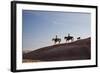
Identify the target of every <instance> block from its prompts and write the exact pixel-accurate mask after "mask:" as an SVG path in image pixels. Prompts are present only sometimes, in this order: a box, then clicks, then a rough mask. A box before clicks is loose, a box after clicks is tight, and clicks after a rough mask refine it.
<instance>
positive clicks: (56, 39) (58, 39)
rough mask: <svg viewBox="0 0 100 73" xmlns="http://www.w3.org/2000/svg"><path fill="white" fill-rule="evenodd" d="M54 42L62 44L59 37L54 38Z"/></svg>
mask: <svg viewBox="0 0 100 73" xmlns="http://www.w3.org/2000/svg"><path fill="white" fill-rule="evenodd" d="M52 41H54V43H55V44H56V43H57V42H59V43H60V42H61V39H60V38H58V37H57V35H56V38H53V39H52Z"/></svg>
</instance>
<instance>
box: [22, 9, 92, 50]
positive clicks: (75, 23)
mask: <svg viewBox="0 0 100 73" xmlns="http://www.w3.org/2000/svg"><path fill="white" fill-rule="evenodd" d="M68 33H70V35H72V36H74V37H75V38H77V37H79V36H80V37H81V38H87V37H90V36H91V14H89V13H76V12H56V11H35V10H23V12H22V47H23V50H26V49H29V50H31V49H33V50H34V49H38V48H40V47H45V46H50V45H53V44H54V42H53V41H52V38H55V35H58V37H59V38H61V39H62V42H61V43H64V42H65V40H64V37H65V36H67V35H68Z"/></svg>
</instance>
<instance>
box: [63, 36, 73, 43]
mask: <svg viewBox="0 0 100 73" xmlns="http://www.w3.org/2000/svg"><path fill="white" fill-rule="evenodd" d="M64 39H66V42H67V41H70V40H71V42H72V41H74V37H73V36H70V34H68V36H67V37H66V36H65V37H64Z"/></svg>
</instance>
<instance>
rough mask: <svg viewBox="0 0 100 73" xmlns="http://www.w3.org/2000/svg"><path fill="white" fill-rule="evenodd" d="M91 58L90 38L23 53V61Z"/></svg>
mask: <svg viewBox="0 0 100 73" xmlns="http://www.w3.org/2000/svg"><path fill="white" fill-rule="evenodd" d="M90 58H91V38H86V39H80V40H77V41H74V42H71V43H63V44H57V45H52V46H47V47H43V48H40V49H37V50H35V51H31V52H29V53H26V54H23V62H25V60H27V61H63V60H84V59H90Z"/></svg>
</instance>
